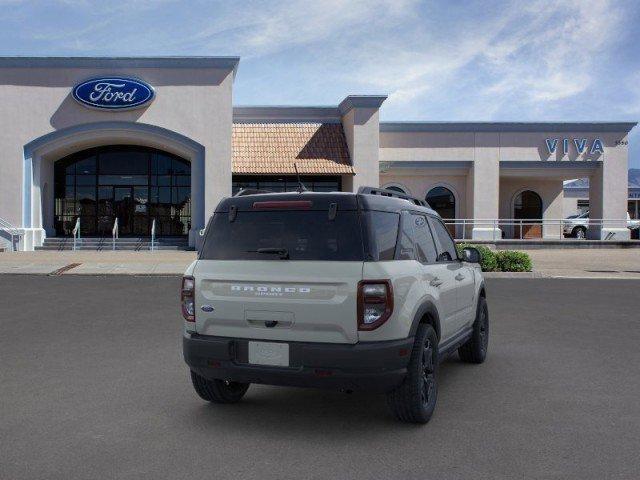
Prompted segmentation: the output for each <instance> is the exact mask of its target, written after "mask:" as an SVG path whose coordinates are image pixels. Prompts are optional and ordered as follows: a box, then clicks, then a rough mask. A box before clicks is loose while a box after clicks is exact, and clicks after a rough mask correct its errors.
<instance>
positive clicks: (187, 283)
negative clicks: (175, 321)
mask: <svg viewBox="0 0 640 480" xmlns="http://www.w3.org/2000/svg"><path fill="white" fill-rule="evenodd" d="M195 287H196V281H195V279H194V278H193V277H182V288H181V289H180V304H181V305H182V316H183V317H184V319H185V320H186V321H187V322H195V321H196V307H195Z"/></svg>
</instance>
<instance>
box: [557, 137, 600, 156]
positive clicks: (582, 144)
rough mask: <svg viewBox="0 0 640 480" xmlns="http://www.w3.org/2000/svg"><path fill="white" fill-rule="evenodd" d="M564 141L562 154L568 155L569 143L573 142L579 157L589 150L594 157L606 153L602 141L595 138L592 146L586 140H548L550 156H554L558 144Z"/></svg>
mask: <svg viewBox="0 0 640 480" xmlns="http://www.w3.org/2000/svg"><path fill="white" fill-rule="evenodd" d="M560 140H562V153H563V154H565V155H567V154H568V153H569V141H570V140H571V141H573V145H574V146H575V147H576V152H578V154H579V155H582V154H583V153H585V152H586V151H587V148H588V149H589V154H591V155H593V154H596V153H604V145H603V144H602V140H600V139H599V138H594V139H593V141H592V142H591V143H590V144H587V139H586V138H571V139H569V138H562V139H559V138H547V139H546V142H547V150H548V151H549V155H553V154H554V153H556V151H557V150H558V144H559V143H560Z"/></svg>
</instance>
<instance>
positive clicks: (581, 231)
mask: <svg viewBox="0 0 640 480" xmlns="http://www.w3.org/2000/svg"><path fill="white" fill-rule="evenodd" d="M573 236H574V237H576V238H577V239H579V240H584V239H585V238H587V229H586V228H584V227H576V228H574V229H573Z"/></svg>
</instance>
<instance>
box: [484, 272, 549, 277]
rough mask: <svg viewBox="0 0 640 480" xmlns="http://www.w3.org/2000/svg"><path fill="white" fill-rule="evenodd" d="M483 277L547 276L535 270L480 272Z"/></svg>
mask: <svg viewBox="0 0 640 480" xmlns="http://www.w3.org/2000/svg"><path fill="white" fill-rule="evenodd" d="M482 276H483V277H484V278H547V277H546V276H545V275H542V274H541V273H537V272H482Z"/></svg>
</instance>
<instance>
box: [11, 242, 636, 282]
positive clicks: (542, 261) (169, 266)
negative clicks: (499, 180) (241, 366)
mask: <svg viewBox="0 0 640 480" xmlns="http://www.w3.org/2000/svg"><path fill="white" fill-rule="evenodd" d="M523 251H524V250H523ZM527 253H528V254H529V255H530V256H531V258H532V260H533V267H534V271H533V272H531V273H524V274H522V273H515V274H514V273H488V274H487V277H507V278H626V279H640V250H638V249H616V248H612V249H597V250H590V249H589V250H585V249H579V250H567V249H561V250H552V249H544V250H529V251H527ZM195 258H196V252H187V251H166V250H164V251H162V250H161V251H156V252H122V251H120V252H113V251H105V252H87V251H81V252H70V251H62V252H56V251H37V252H4V253H0V274H2V273H23V274H44V275H47V274H48V275H58V274H60V275H62V274H63V275H113V274H116V275H182V274H183V273H184V271H185V269H186V268H187V266H188V265H189V264H190V263H191V262H193V260H195ZM60 269H64V270H63V271H61V270H60Z"/></svg>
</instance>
